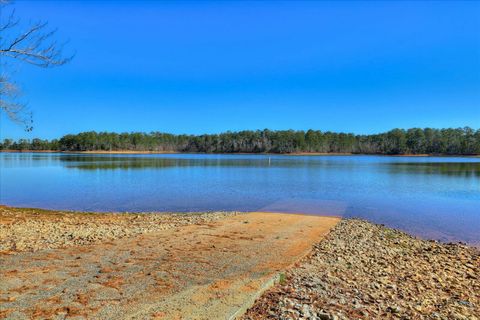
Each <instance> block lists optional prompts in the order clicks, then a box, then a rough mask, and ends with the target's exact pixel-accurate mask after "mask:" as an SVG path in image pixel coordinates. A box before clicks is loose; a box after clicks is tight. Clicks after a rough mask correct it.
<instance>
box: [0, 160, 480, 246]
mask: <svg viewBox="0 0 480 320" xmlns="http://www.w3.org/2000/svg"><path fill="white" fill-rule="evenodd" d="M0 161H1V163H0V170H1V172H0V203H2V204H6V205H12V206H24V207H39V208H48V209H72V210H86V211H130V212H134V211H206V210H208V211H210V210H240V211H275V212H276V211H278V212H299V213H300V212H301V213H311V214H323V215H339V216H344V217H362V218H366V219H368V220H370V221H374V222H377V223H384V224H386V225H388V226H392V227H397V228H401V229H403V230H406V231H408V232H410V233H413V234H416V235H419V236H423V237H426V238H435V239H438V240H442V241H464V242H467V243H470V244H474V245H479V244H480V158H462V157H452V158H450V157H441V158H434V157H385V156H281V155H278V156H268V155H198V154H195V155H193V154H185V155H177V154H175V155H85V154H55V153H53V154H38V153H37V154H33V153H2V154H0Z"/></svg>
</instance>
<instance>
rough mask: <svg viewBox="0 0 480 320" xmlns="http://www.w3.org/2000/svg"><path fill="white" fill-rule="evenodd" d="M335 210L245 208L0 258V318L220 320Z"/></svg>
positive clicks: (300, 252)
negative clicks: (247, 210)
mask: <svg viewBox="0 0 480 320" xmlns="http://www.w3.org/2000/svg"><path fill="white" fill-rule="evenodd" d="M338 221H339V219H338V218H334V217H318V216H307V215H293V214H275V213H250V214H246V215H237V216H230V217H227V218H225V219H220V220H217V221H214V222H209V223H199V224H194V225H188V226H182V227H179V228H175V229H169V230H163V231H158V232H154V233H149V234H143V235H137V236H134V237H130V238H123V239H117V240H113V241H110V242H102V243H97V244H90V245H85V246H74V247H67V248H60V249H50V250H41V251H38V252H24V253H16V254H9V255H6V254H4V255H1V256H0V278H1V279H2V281H1V282H0V318H2V317H4V318H28V319H50V318H57V317H59V318H60V317H62V316H68V317H77V318H76V319H82V318H88V319H184V318H188V319H228V318H229V317H230V316H232V315H234V314H235V313H236V312H238V311H239V310H242V308H245V307H246V306H248V304H249V303H251V302H253V301H252V299H254V297H255V296H256V295H257V294H258V293H259V292H261V291H262V289H264V288H265V286H266V285H267V284H268V283H269V282H271V280H272V279H273V278H274V277H275V276H276V275H278V274H279V272H281V271H282V270H285V269H286V268H288V267H289V266H291V265H292V264H294V263H295V262H297V261H298V260H299V259H300V258H301V257H303V256H305V255H306V254H307V253H309V252H310V250H311V247H312V245H313V244H314V243H317V242H318V241H319V239H320V238H321V237H322V236H324V235H325V234H326V233H328V231H329V230H330V229H331V228H332V227H333V226H334V225H336V224H337V222H338Z"/></svg>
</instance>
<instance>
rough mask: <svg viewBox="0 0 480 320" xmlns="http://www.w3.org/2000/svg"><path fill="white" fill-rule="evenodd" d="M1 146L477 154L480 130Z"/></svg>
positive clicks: (68, 139) (7, 145) (107, 136)
mask: <svg viewBox="0 0 480 320" xmlns="http://www.w3.org/2000/svg"><path fill="white" fill-rule="evenodd" d="M0 150H17V151H22V150H32V151H42V150H52V151H73V152H74V151H151V152H201V153H298V152H302V153H303V152H305V153H353V154H390V155H401V154H445V155H478V154H480V129H477V130H474V129H472V128H469V127H465V128H448V129H432V128H425V129H421V128H412V129H408V130H405V129H393V130H390V131H388V132H385V133H379V134H369V135H356V134H352V133H337V132H330V131H326V132H322V131H319V130H308V131H294V130H278V131H272V130H268V129H265V130H256V131H248V130H246V131H239V132H225V133H221V134H204V135H185V134H180V135H175V134H170V133H162V132H151V133H141V132H132V133H113V132H95V131H90V132H82V133H79V134H68V135H65V136H63V137H61V138H60V139H53V140H42V139H32V140H28V139H19V140H18V141H13V140H11V139H4V140H3V141H2V142H1V143H0Z"/></svg>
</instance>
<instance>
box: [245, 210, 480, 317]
mask: <svg viewBox="0 0 480 320" xmlns="http://www.w3.org/2000/svg"><path fill="white" fill-rule="evenodd" d="M281 279H282V281H281V283H279V284H277V285H276V286H275V287H273V288H272V289H270V290H269V291H267V292H266V293H264V294H263V295H262V296H261V297H260V298H259V299H258V300H257V301H256V303H255V305H254V306H253V307H252V308H250V309H249V310H248V312H247V313H246V314H245V315H244V316H243V319H244V320H256V319H325V320H334V319H442V320H443V319H444V320H447V319H470V320H474V319H479V317H480V253H479V251H478V249H476V248H472V247H468V246H466V245H463V244H441V243H438V242H435V241H426V240H419V239H416V238H413V237H411V236H409V235H407V234H406V233H403V232H401V231H397V230H394V229H390V228H387V227H384V226H381V225H374V224H371V223H369V222H366V221H363V220H357V219H348V220H342V221H341V222H340V223H339V224H338V225H337V226H336V227H335V228H334V229H333V230H332V231H331V232H330V234H329V235H328V236H327V237H326V238H325V239H324V240H323V241H322V242H320V243H318V244H317V245H316V246H315V247H314V249H313V252H312V254H311V255H310V256H308V257H306V258H305V259H304V260H302V261H301V262H300V263H298V264H297V265H296V266H295V267H294V268H292V269H291V270H289V271H287V272H286V274H285V275H282V277H281Z"/></svg>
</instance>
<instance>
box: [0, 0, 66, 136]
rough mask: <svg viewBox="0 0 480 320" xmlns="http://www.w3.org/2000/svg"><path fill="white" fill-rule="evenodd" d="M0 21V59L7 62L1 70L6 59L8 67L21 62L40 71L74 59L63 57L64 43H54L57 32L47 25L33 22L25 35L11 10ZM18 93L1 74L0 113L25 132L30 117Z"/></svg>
mask: <svg viewBox="0 0 480 320" xmlns="http://www.w3.org/2000/svg"><path fill="white" fill-rule="evenodd" d="M8 4H9V1H8V0H0V15H3V12H4V9H5V8H6V6H7V5H8ZM0 18H1V19H0V59H2V58H7V61H3V59H2V61H1V63H2V70H6V69H7V68H6V65H7V63H8V59H10V60H11V63H14V62H15V61H20V62H26V63H28V64H31V65H35V66H38V67H42V68H50V67H55V66H61V65H64V64H65V63H67V62H69V61H70V60H71V59H73V55H71V56H67V57H65V56H64V55H63V48H64V45H65V44H66V43H64V44H59V43H58V42H57V41H55V40H53V38H54V36H55V34H56V32H57V29H53V30H48V29H47V27H48V22H36V23H34V24H30V26H29V27H28V28H26V30H25V31H20V30H18V27H19V25H20V19H18V18H17V17H16V16H15V10H14V9H12V10H11V12H10V14H9V15H8V17H7V18H6V19H4V18H3V17H0ZM19 93H20V90H19V89H18V86H17V85H16V84H15V83H14V82H12V81H11V79H10V77H9V76H8V75H7V74H5V71H3V74H0V111H3V112H5V113H6V115H7V116H8V117H9V118H10V119H11V120H12V121H14V122H17V123H22V124H24V125H25V126H26V130H28V131H30V130H31V129H32V126H31V113H29V112H28V111H27V109H26V106H25V105H24V104H22V103H20V102H18V100H17V98H18V96H19Z"/></svg>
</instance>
